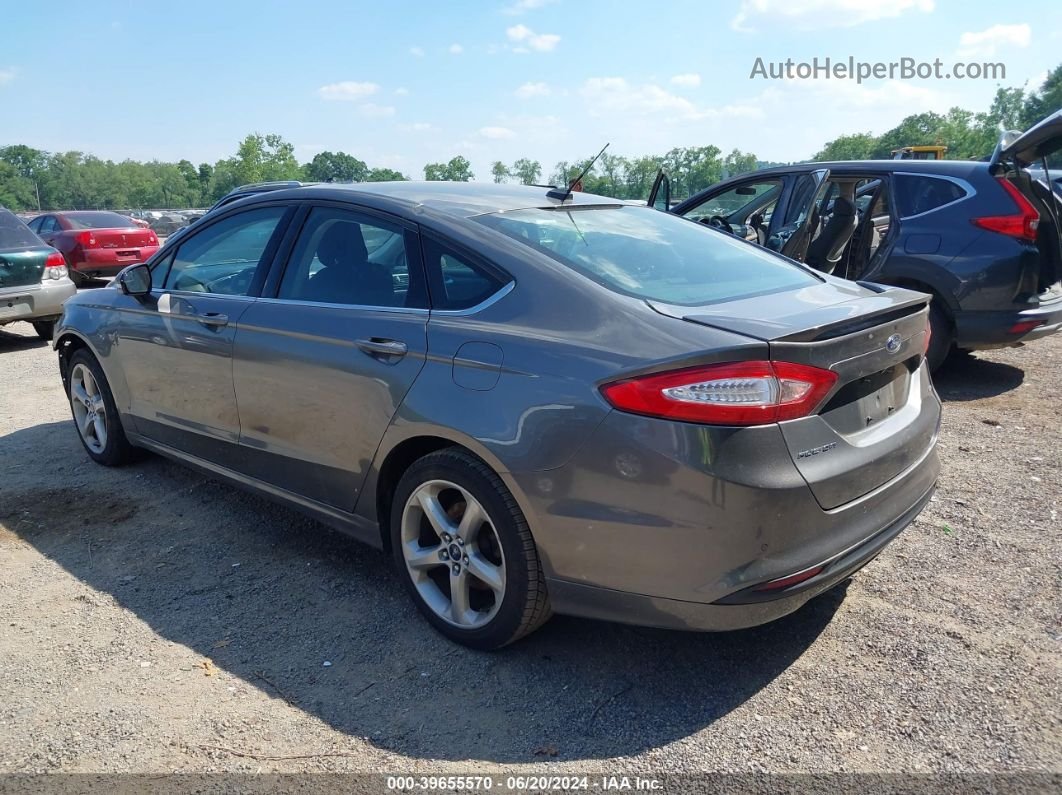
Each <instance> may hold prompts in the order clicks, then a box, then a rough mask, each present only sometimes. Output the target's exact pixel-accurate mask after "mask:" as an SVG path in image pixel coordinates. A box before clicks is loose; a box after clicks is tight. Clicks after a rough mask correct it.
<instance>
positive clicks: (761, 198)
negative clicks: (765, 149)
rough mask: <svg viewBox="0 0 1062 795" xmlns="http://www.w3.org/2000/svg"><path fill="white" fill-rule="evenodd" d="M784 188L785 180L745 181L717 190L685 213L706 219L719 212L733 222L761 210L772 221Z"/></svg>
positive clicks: (692, 218) (696, 219) (691, 216)
mask: <svg viewBox="0 0 1062 795" xmlns="http://www.w3.org/2000/svg"><path fill="white" fill-rule="evenodd" d="M781 192H782V182H781V180H778V179H766V180H762V181H760V182H744V183H742V184H741V185H736V186H734V187H733V188H730V189H729V190H725V191H723V192H722V193H719V194H716V195H715V196H711V197H710V198H708V199H706V200H705V201H704V202H703V203H701V204H699V205H697V206H696V207H694V208H693V209H692V210H689V211H687V212H686V213H685V216H686V217H687V218H689V219H691V220H694V221H706V220H708V219H709V218H711V217H712V216H716V215H718V216H719V217H721V218H723V219H724V220H727V221H730V222H731V223H741V224H747V223H749V221H750V219H751V218H752V216H754V215H756V214H760V215H762V216H763V218H762V221H763V222H764V223H770V219H771V213H772V212H773V210H774V205H775V204H776V203H777V201H778V195H779V194H780V193H781Z"/></svg>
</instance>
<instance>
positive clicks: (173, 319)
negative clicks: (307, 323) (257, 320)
mask: <svg viewBox="0 0 1062 795" xmlns="http://www.w3.org/2000/svg"><path fill="white" fill-rule="evenodd" d="M287 209H288V208H286V207H284V206H281V205H274V206H269V207H260V208H256V209H251V210H245V211H243V212H239V213H236V214H232V215H228V216H225V217H223V218H222V219H220V220H218V221H216V222H214V223H211V224H209V225H208V226H204V227H203V228H202V229H200V230H198V231H197V232H195V233H192V234H189V235H188V237H187V238H186V239H185V240H183V241H182V242H181V243H180V245H179V246H178V247H177V250H176V251H174V252H171V253H170V254H169V255H168V256H166V257H165V258H164V259H162V260H159V261H158V262H156V263H153V264H152V285H153V287H152V291H151V293H149V294H148V295H146V296H142V297H139V298H134V297H132V296H127V299H128V302H127V304H126V305H125V306H124V311H123V312H122V316H121V322H120V324H119V330H118V337H119V339H118V347H117V351H118V355H119V358H120V361H121V364H122V369H123V372H124V373H125V377H126V382H127V385H128V389H129V398H130V406H129V411H130V414H131V415H132V417H133V422H134V423H135V426H136V431H137V432H138V433H140V434H141V435H143V436H145V437H147V438H148V439H151V440H154V441H156V442H160V443H162V444H165V445H168V446H170V447H173V448H175V449H177V450H181V451H184V452H187V453H191V454H192V455H196V456H199V457H202V458H207V459H210V460H212V461H214V462H216V463H219V464H222V465H223V466H232V465H233V462H234V460H233V454H234V452H235V446H236V443H237V441H238V439H239V435H240V419H239V414H238V413H237V409H236V397H235V394H234V392H233V385H232V343H233V339H234V337H235V335H236V329H237V328H238V325H239V323H240V321H241V319H242V317H243V315H244V313H246V311H247V309H248V308H249V307H250V306H251V305H252V304H253V303H254V298H253V297H252V293H253V289H252V288H253V286H254V285H255V284H256V277H259V275H260V274H261V269H264V268H265V267H266V266H267V265H268V261H269V259H270V258H271V256H272V251H273V250H274V249H275V242H273V241H275V240H276V239H277V238H278V237H279V234H280V232H281V227H282V226H283V224H282V219H283V218H284V215H285V213H286V211H287Z"/></svg>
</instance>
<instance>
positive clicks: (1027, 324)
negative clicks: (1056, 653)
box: [1007, 318, 1047, 334]
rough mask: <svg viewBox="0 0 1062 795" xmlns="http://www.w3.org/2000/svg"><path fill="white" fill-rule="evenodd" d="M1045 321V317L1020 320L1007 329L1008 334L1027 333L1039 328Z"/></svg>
mask: <svg viewBox="0 0 1062 795" xmlns="http://www.w3.org/2000/svg"><path fill="white" fill-rule="evenodd" d="M1046 323H1047V319H1046V318H1043V319H1041V320H1021V321H1019V322H1017V323H1015V324H1014V325H1013V326H1011V327H1010V328H1009V329H1007V333H1008V334H1028V333H1029V332H1030V331H1032V330H1033V329H1035V328H1039V327H1040V326H1043V325H1045V324H1046Z"/></svg>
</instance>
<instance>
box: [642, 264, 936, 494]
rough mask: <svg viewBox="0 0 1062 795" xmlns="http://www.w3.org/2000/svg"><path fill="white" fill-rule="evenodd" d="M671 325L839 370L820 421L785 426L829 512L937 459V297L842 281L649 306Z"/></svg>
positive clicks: (796, 459) (798, 462)
mask: <svg viewBox="0 0 1062 795" xmlns="http://www.w3.org/2000/svg"><path fill="white" fill-rule="evenodd" d="M650 303H651V305H652V307H653V308H654V309H655V310H656V311H658V312H660V313H662V314H665V315H669V316H672V317H677V318H681V319H682V320H685V321H687V322H690V323H698V324H701V325H705V326H710V327H713V328H719V329H725V330H728V331H736V332H738V333H741V334H744V335H746V336H749V337H753V338H755V339H758V340H762V341H764V342H767V343H768V347H769V351H770V358H771V359H772V360H773V361H786V362H794V363H797V364H806V365H811V366H813V367H820V368H823V369H827V370H832V371H834V372H836V373H837V374H838V380H837V384H836V385H835V387H834V389H833V391H832V392H831V393H830V394H829V395H828V396H827V398H825V400H824V402H823V405H822V406H820V407H819V409H818V410H817V412H816V413H815V414H813V415H812V416H808V417H801V418H799V419H796V420H789V421H786V422H782V423H780V427H781V428H782V434H783V436H784V438H785V441H786V445H787V447H788V449H789V453H790V455H791V456H792V459H793V463H794V465H795V466H796V467H797V469H798V471H799V472H800V473H801V475H803V477H804V479H805V480H806V481H807V483H808V486H809V487H810V488H811V491H812V493H813V494H814V495H815V497H816V499H817V500H818V501H819V504H820V505H821V506H822V507H823V508H824V509H827V510H829V509H832V508H836V507H838V506H840V505H843V504H844V503H847V502H850V501H852V500H854V499H857V498H859V497H861V496H863V495H864V494H867V493H869V492H871V491H873V490H874V489H876V488H877V487H879V486H880V485H882V484H883V483H886V482H887V481H889V480H891V479H892V478H894V477H895V476H897V475H898V474H900V473H901V472H903V471H904V470H905V469H907V468H908V467H910V466H912V465H913V464H914V463H916V462H917V461H919V460H921V458H922V457H923V456H924V455H925V454H926V453H927V452H928V451H929V449H930V447H931V446H932V444H933V439H934V438H935V434H936V430H937V428H936V424H937V418H938V416H939V414H938V412H937V411H935V410H927V408H928V407H927V406H926V405H925V404H926V402H927V401H928V402H933V401H936V397H935V395H934V393H933V390H932V387H931V385H930V381H929V375H928V370H927V368H925V367H921V364H922V362H923V358H924V351H925V346H926V341H927V338H926V334H927V320H928V305H929V296H926V295H923V294H921V293H914V292H911V291H908V290H901V289H898V288H887V287H881V286H878V285H869V284H866V285H864V284H856V283H853V282H845V281H842V280H839V279H827V280H824V281H823V282H822V283H820V284H817V285H814V286H810V287H806V288H803V289H800V290H796V291H786V292H781V293H773V294H770V295H761V296H754V297H751V298H744V299H740V300H737V301H731V302H726V303H721V304H716V305H712V306H703V307H688V306H687V307H683V306H676V305H669V304H660V303H657V302H650Z"/></svg>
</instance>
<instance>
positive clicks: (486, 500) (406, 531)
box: [391, 448, 552, 650]
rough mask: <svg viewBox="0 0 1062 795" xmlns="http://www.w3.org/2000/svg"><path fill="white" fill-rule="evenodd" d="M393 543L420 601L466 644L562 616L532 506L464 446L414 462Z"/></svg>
mask: <svg viewBox="0 0 1062 795" xmlns="http://www.w3.org/2000/svg"><path fill="white" fill-rule="evenodd" d="M391 550H392V553H393V555H394V559H395V564H396V565H397V566H398V570H399V572H400V575H401V577H402V580H403V582H404V583H405V586H406V589H407V590H408V591H409V594H410V596H412V597H413V601H414V602H415V603H416V605H417V608H418V609H419V610H420V611H421V613H422V614H423V615H424V617H425V618H427V619H428V621H429V622H430V623H431V625H432V626H433V627H435V628H436V629H437V630H439V632H441V633H442V634H444V635H446V637H448V638H450V639H451V640H453V641H456V642H457V643H460V644H462V645H465V646H469V647H471V648H474V649H481V650H491V649H498V648H501V647H502V646H505V645H507V644H509V643H512V642H513V641H515V640H518V639H519V638H522V637H523V636H524V635H527V634H528V633H530V632H533V631H534V630H536V629H538V628H539V627H540V626H542V624H544V623H545V622H546V621H547V620H548V619H549V617H550V615H551V614H552V611H551V610H550V604H549V594H548V593H547V591H546V581H545V576H544V574H543V571H542V564H541V561H540V560H539V557H538V551H537V549H536V548H535V541H534V539H533V538H532V537H531V530H530V528H529V527H528V525H527V520H526V519H525V518H524V515H523V512H522V511H521V510H520V507H519V506H518V505H517V504H516V500H514V499H513V496H512V494H511V493H510V492H509V490H508V489H507V488H506V487H505V484H504V483H503V482H502V480H501V478H499V477H498V475H497V474H496V473H495V472H494V471H493V470H491V469H490V467H488V466H487V465H486V464H484V463H483V462H482V461H480V460H479V459H478V458H476V457H475V456H473V455H471V454H470V453H468V452H466V451H464V450H459V449H454V448H450V449H445V450H439V451H437V452H435V453H431V454H429V455H426V456H424V457H423V458H421V459H419V460H418V461H416V462H414V463H413V465H412V466H410V467H409V469H408V470H406V473H405V474H404V475H403V476H402V479H401V480H400V481H399V483H398V487H397V488H396V490H395V496H394V501H393V503H392V506H391Z"/></svg>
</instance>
